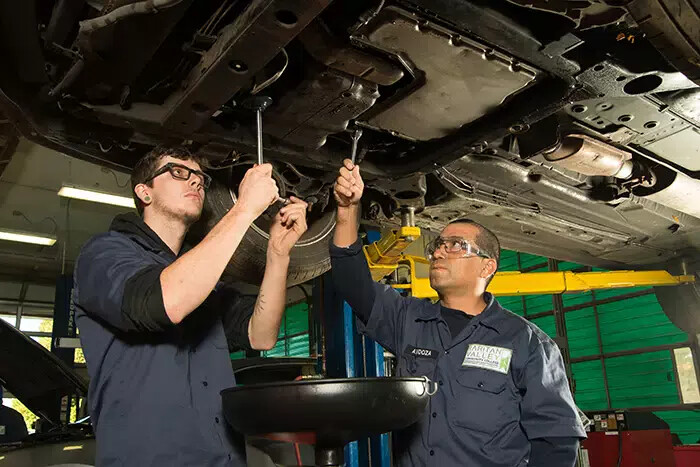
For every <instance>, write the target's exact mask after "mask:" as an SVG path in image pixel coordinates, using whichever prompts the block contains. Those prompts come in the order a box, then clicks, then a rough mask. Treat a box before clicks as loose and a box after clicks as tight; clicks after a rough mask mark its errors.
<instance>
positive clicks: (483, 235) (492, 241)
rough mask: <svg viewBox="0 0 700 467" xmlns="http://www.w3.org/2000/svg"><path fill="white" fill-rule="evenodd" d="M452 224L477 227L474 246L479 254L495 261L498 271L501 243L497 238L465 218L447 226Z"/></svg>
mask: <svg viewBox="0 0 700 467" xmlns="http://www.w3.org/2000/svg"><path fill="white" fill-rule="evenodd" d="M452 224H468V225H473V226H475V227H477V228H478V229H479V230H478V233H477V234H476V237H475V238H474V242H475V243H476V245H475V246H476V247H477V248H478V249H479V251H480V252H481V253H483V254H484V255H486V256H488V257H489V258H493V259H494V260H495V261H496V270H498V266H499V264H500V262H501V242H499V241H498V237H496V234H495V233H493V232H491V231H490V230H489V229H487V228H486V227H484V226H483V225H481V224H479V223H478V222H476V221H473V220H471V219H467V218H463V219H457V220H454V221H452V222H450V224H449V225H452ZM492 279H493V276H491V277H490V278H489V280H488V282H487V283H486V285H488V284H489V283H490V282H491V280H492Z"/></svg>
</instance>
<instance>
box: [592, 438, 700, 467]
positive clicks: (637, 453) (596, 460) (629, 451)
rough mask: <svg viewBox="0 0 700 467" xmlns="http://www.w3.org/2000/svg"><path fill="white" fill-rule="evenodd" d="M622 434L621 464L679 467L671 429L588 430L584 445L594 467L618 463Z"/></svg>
mask: <svg viewBox="0 0 700 467" xmlns="http://www.w3.org/2000/svg"><path fill="white" fill-rule="evenodd" d="M620 433H621V434H622V463H621V464H620V466H621V467H677V466H676V462H675V459H674V450H673V444H672V442H671V432H670V431H669V430H639V431H622V432H607V433H604V432H596V433H588V439H587V440H585V441H584V442H583V447H584V448H585V449H586V450H587V451H588V459H589V462H590V466H591V467H616V466H617V458H618V452H619V451H618V446H619V442H620V441H619V436H620ZM688 465H691V464H688ZM692 465H693V467H696V466H698V465H700V464H698V463H697V462H696V463H693V464H692ZM679 466H680V464H679Z"/></svg>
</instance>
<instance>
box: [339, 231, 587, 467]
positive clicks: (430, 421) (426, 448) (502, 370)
mask: <svg viewBox="0 0 700 467" xmlns="http://www.w3.org/2000/svg"><path fill="white" fill-rule="evenodd" d="M359 248H360V244H359V242H358V243H356V244H355V245H353V246H352V247H350V248H347V249H343V248H338V247H335V246H331V256H332V258H333V261H334V262H333V269H332V271H333V274H334V282H335V283H336V289H338V288H339V287H340V288H342V287H343V284H339V283H338V281H336V280H335V274H336V269H338V270H340V269H341V268H348V269H349V268H351V267H354V266H351V265H349V264H343V262H342V258H343V257H345V258H348V261H352V262H353V263H355V264H357V263H359V262H364V257H363V255H361V254H358V252H359ZM360 258H361V259H360ZM364 269H365V270H366V263H365V265H364ZM368 274H369V273H367V274H366V275H367V276H368ZM354 277H357V274H356V275H355V276H354ZM362 279H365V280H364V281H363V280H362ZM355 280H356V281H359V282H362V285H363V286H364V287H371V288H372V289H373V290H372V291H373V292H374V301H373V304H371V305H369V306H371V312H370V313H369V316H368V319H367V320H366V324H364V323H363V322H362V320H360V319H358V320H357V324H358V329H359V330H360V332H362V333H363V334H365V335H367V336H368V337H370V338H372V339H374V340H376V341H377V342H379V343H380V344H381V345H382V346H383V347H385V348H386V349H388V350H389V351H391V352H392V353H393V354H394V355H396V358H397V360H398V361H397V371H398V375H399V376H411V377H413V376H427V377H428V378H430V379H431V380H433V381H435V382H437V384H438V391H437V393H436V394H435V395H434V396H432V398H431V399H430V406H429V409H428V410H427V411H426V413H425V414H424V415H423V417H422V418H421V419H420V420H419V421H418V422H417V423H416V424H414V425H412V426H410V427H408V428H406V429H404V430H400V431H397V432H394V437H393V442H394V449H395V457H396V462H397V465H398V466H402V467H408V466H438V465H439V466H458V465H459V466H478V467H516V466H526V465H528V462H529V456H530V448H531V444H532V443H531V441H533V440H537V439H542V438H546V439H552V438H571V437H573V438H585V437H586V434H585V431H584V429H583V426H582V425H581V423H580V420H579V418H578V415H577V410H576V406H575V405H574V401H573V398H572V395H571V391H570V390H569V385H568V382H567V378H566V371H565V369H564V362H563V359H562V356H561V353H560V352H559V349H558V348H557V346H556V344H555V343H554V342H553V341H552V339H550V338H549V336H547V335H546V334H545V333H544V332H542V331H541V330H540V329H539V328H538V327H537V326H536V325H534V324H532V323H531V322H529V321H527V320H526V319H524V318H521V317H520V316H518V315H516V314H514V313H512V312H510V311H508V310H506V309H504V308H503V307H501V306H500V305H499V303H498V301H497V300H496V299H495V298H494V297H493V296H492V295H491V294H489V293H486V294H485V295H484V299H485V300H486V301H487V306H486V308H485V309H484V311H483V312H481V313H480V314H478V315H476V316H474V317H473V318H471V319H469V320H468V321H467V323H466V325H465V327H464V328H463V329H462V330H461V331H460V332H459V333H457V335H455V336H454V337H453V336H452V334H451V333H450V328H449V327H448V324H447V322H446V321H445V319H443V316H442V307H441V305H440V304H439V303H436V304H433V303H431V302H430V301H428V300H421V299H417V298H411V297H404V296H401V295H400V294H399V293H398V292H397V291H396V290H394V289H392V288H391V287H389V286H387V285H382V284H378V283H375V282H371V283H370V282H369V281H367V280H366V278H364V276H363V277H361V278H359V279H355ZM348 287H352V288H353V289H354V290H357V287H358V285H357V283H354V284H353V285H352V286H348ZM350 304H351V305H353V303H350ZM358 315H359V314H358ZM542 465H548V464H546V463H545V464H542Z"/></svg>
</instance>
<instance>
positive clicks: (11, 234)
mask: <svg viewBox="0 0 700 467" xmlns="http://www.w3.org/2000/svg"><path fill="white" fill-rule="evenodd" d="M0 240H7V241H9V242H20V243H33V244H35V245H44V246H53V245H54V243H56V238H54V237H49V236H46V235H39V234H35V233H31V232H19V231H17V230H0Z"/></svg>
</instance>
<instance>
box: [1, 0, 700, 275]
mask: <svg viewBox="0 0 700 467" xmlns="http://www.w3.org/2000/svg"><path fill="white" fill-rule="evenodd" d="M640 3H654V2H650V1H646V2H643V1H636V2H632V3H629V2H619V1H618V2H615V1H601V2H595V1H590V2H589V1H575V2H574V1H565V0H559V1H550V2H540V1H536V0H533V1H527V0H512V1H505V0H503V1H476V0H472V1H466V0H410V1H409V0H403V1H393V2H384V1H377V0H367V1H359V0H358V1H353V2H343V1H340V0H336V1H330V0H306V1H302V0H252V1H243V0H240V1H237V0H218V1H213V0H212V1H198V2H195V1H193V0H152V1H147V2H135V1H133V0H105V1H97V0H92V1H84V0H61V1H57V2H48V1H36V2H31V1H28V2H19V3H18V4H13V5H12V6H11V7H9V6H3V7H2V8H3V9H5V10H7V11H2V12H0V13H1V16H2V21H3V22H4V24H3V27H2V28H0V29H1V30H2V31H3V32H2V38H1V40H2V45H1V47H2V48H3V49H4V56H5V57H8V59H6V60H5V63H4V64H3V71H2V72H0V89H1V90H2V93H1V95H0V106H2V109H3V111H4V112H5V113H6V114H7V115H8V116H9V117H10V119H11V120H12V121H13V122H14V123H15V124H16V125H17V127H18V128H19V129H20V131H21V132H22V134H23V135H25V136H26V137H28V138H30V139H32V140H34V141H36V142H39V143H40V144H43V145H46V146H50V147H53V148H56V149H58V150H60V151H62V152H65V153H67V154H69V155H72V156H75V157H79V158H83V159H87V160H90V161H94V162H97V163H100V164H103V165H106V166H108V167H112V168H115V169H119V170H124V171H128V170H130V168H131V167H132V166H133V164H134V163H135V161H136V160H137V159H138V157H140V156H141V155H142V154H143V153H145V152H146V151H148V150H149V149H150V148H152V147H153V146H154V145H157V144H162V143H170V144H182V143H185V144H188V145H190V146H191V147H192V148H193V150H196V151H197V152H199V153H201V154H203V155H205V156H207V158H208V159H209V161H210V163H211V165H212V173H214V174H215V178H217V179H218V180H219V182H220V186H221V187H223V191H220V192H219V194H218V195H215V196H219V197H221V196H223V197H226V196H227V195H228V196H229V199H228V201H229V202H230V203H232V202H233V201H232V200H231V198H235V187H236V184H237V182H238V180H240V178H241V176H242V173H243V171H244V169H245V168H247V167H249V166H250V165H252V163H254V162H255V151H256V135H255V119H254V115H253V113H252V112H251V111H250V110H248V109H247V108H245V106H243V105H241V104H242V103H243V101H244V100H245V99H246V98H247V97H249V96H251V95H254V94H257V95H266V96H270V97H271V98H272V99H273V104H272V105H271V106H270V108H268V109H267V110H266V111H265V113H264V117H263V120H264V126H263V128H264V135H263V136H264V138H263V142H264V148H265V158H266V160H267V161H270V162H272V163H273V165H274V167H275V178H276V179H277V181H278V184H279V186H280V191H281V194H282V195H283V196H287V195H289V194H294V195H296V196H298V197H301V198H304V199H305V200H307V201H308V202H309V203H310V204H312V206H311V211H310V213H309V216H310V220H311V223H310V225H311V228H310V231H309V233H308V234H307V236H306V237H305V238H303V239H302V241H306V242H307V243H308V244H312V243H319V248H322V249H324V250H325V249H326V244H327V235H329V232H330V231H331V230H332V222H333V216H332V211H333V209H334V205H333V199H332V194H331V190H332V183H333V181H334V178H335V176H336V173H337V170H338V168H339V166H340V164H341V162H342V160H343V159H344V158H346V157H348V155H349V154H350V147H351V143H352V134H353V131H354V129H356V128H359V129H362V131H363V136H362V139H361V140H360V144H359V148H360V149H359V152H358V159H359V160H360V162H361V164H362V170H363V176H364V178H365V180H366V185H367V187H368V188H367V190H366V195H365V196H364V199H363V221H364V222H365V223H368V224H371V225H376V226H379V227H389V226H395V225H398V224H399V223H400V219H401V216H400V212H401V210H402V209H405V208H407V207H410V208H414V209H415V211H416V222H417V224H418V225H419V226H421V227H426V228H430V229H433V230H439V229H440V228H441V227H442V226H444V225H445V223H447V222H449V221H450V220H452V219H456V218H463V217H469V218H472V219H475V220H477V221H480V222H482V223H484V224H485V225H486V226H488V227H489V228H491V229H492V230H494V231H495V232H496V233H497V234H498V236H499V238H500V239H501V241H502V245H503V247H505V248H510V249H515V250H519V251H524V252H529V253H533V254H539V255H543V256H547V257H553V258H558V259H562V260H569V261H575V262H578V263H582V264H587V265H594V266H601V267H612V268H617V267H629V266H630V265H656V264H664V263H667V262H669V261H672V260H677V259H680V258H683V257H686V258H688V257H690V258H694V257H696V255H697V251H698V250H699V249H700V235H699V234H698V229H700V207H699V205H698V201H697V200H698V199H700V180H699V178H700V87H698V85H697V84H696V82H700V79H698V77H697V75H694V74H693V73H694V72H693V71H692V70H691V71H690V72H689V71H687V70H682V71H684V72H685V74H683V73H681V72H679V71H677V69H676V68H674V66H672V65H671V64H670V63H669V62H668V61H667V54H664V55H663V56H662V55H661V53H659V52H658V51H657V49H656V48H655V47H654V45H657V46H658V44H656V43H654V44H652V41H651V40H650V39H648V38H647V36H646V35H645V32H647V31H648V30H649V29H648V22H644V21H640V20H639V17H640V13H639V11H637V10H639V9H640V8H643V6H639V4H640ZM623 7H624V8H623ZM635 9H636V10H635ZM642 13H643V12H642ZM635 19H637V21H635ZM644 25H646V26H644ZM37 31H38V33H37ZM665 57H666V58H665ZM674 64H675V65H676V66H677V64H676V63H674ZM693 80H695V81H696V82H694V81H693ZM222 193H223V194H222ZM232 194H233V195H234V196H231V195H232ZM214 201H215V202H216V199H215V200H214ZM218 202H219V203H220V204H221V203H223V204H221V205H222V206H223V207H224V208H225V203H224V201H222V200H221V199H219V200H218ZM264 222H265V220H264V219H263V220H261V221H260V222H259V223H258V224H257V225H258V227H259V234H260V235H261V236H264V230H265V225H264ZM299 261H301V262H303V261H305V260H304V259H299ZM318 264H321V266H319V267H318V268H316V269H313V270H309V271H307V272H308V274H306V275H305V276H303V277H305V278H307V279H308V278H309V277H310V276H313V275H317V274H318V273H320V272H323V270H325V269H327V267H328V261H327V258H325V257H324V258H321V259H319V263H318ZM239 266H240V265H239ZM239 269H240V268H239ZM301 278H302V277H301V276H300V279H301Z"/></svg>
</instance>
